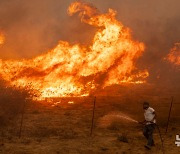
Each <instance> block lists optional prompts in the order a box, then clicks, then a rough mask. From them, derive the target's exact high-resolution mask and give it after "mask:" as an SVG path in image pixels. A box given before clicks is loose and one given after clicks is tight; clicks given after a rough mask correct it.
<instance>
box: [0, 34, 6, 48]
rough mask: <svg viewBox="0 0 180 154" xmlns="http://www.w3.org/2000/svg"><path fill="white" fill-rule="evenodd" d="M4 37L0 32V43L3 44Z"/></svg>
mask: <svg viewBox="0 0 180 154" xmlns="http://www.w3.org/2000/svg"><path fill="white" fill-rule="evenodd" d="M4 41H5V37H4V35H3V34H2V33H1V32H0V45H2V44H4Z"/></svg>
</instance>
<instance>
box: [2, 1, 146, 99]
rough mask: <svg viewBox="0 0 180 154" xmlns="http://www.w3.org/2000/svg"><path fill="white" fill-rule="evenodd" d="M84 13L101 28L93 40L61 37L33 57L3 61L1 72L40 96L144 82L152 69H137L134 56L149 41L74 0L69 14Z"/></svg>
mask: <svg viewBox="0 0 180 154" xmlns="http://www.w3.org/2000/svg"><path fill="white" fill-rule="evenodd" d="M75 13H79V17H80V19H81V21H82V22H84V23H86V24H89V25H91V26H95V27H96V28H98V30H97V32H96V33H95V35H94V38H93V40H92V43H91V44H89V45H87V46H83V45H80V44H74V45H71V44H70V43H68V42H65V41H60V42H59V44H58V45H57V46H56V47H55V48H54V49H52V50H50V51H49V52H47V53H45V54H43V55H40V56H38V57H35V58H33V59H29V60H28V59H23V60H6V61H2V60H1V61H0V75H1V76H2V78H3V79H4V80H6V81H8V82H9V84H10V85H15V86H20V87H25V86H30V87H32V88H33V89H35V90H37V91H39V92H40V93H41V97H62V96H87V95H89V93H90V92H91V91H93V90H95V89H96V88H97V87H98V88H99V87H100V88H103V87H106V86H110V85H112V84H122V83H135V84H138V83H144V82H145V79H146V77H148V75H149V74H148V71H147V70H142V71H138V70H137V68H136V67H135V61H136V59H138V58H139V57H140V56H141V55H142V53H143V51H144V48H145V46H144V44H143V43H141V42H138V41H134V40H133V39H132V37H131V33H130V29H128V28H126V27H124V26H123V25H122V24H121V23H120V22H119V21H118V20H117V19H116V11H114V10H112V9H109V11H108V12H107V13H106V14H101V13H99V12H98V10H97V9H96V8H94V7H92V6H90V5H88V4H86V3H82V2H74V3H72V4H71V5H70V6H69V8H68V14H69V15H74V14H75Z"/></svg>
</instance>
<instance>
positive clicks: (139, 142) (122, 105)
mask: <svg viewBox="0 0 180 154" xmlns="http://www.w3.org/2000/svg"><path fill="white" fill-rule="evenodd" d="M144 100H148V101H149V102H150V104H151V106H152V107H153V108H154V109H155V110H156V112H157V121H158V125H159V127H160V131H161V133H162V137H163V139H164V148H165V153H167V154H177V153H179V151H180V148H179V147H177V146H176V145H175V135H176V134H179V133H180V114H179V111H180V103H179V98H178V95H175V100H174V104H173V108H172V114H171V119H170V123H169V129H168V133H167V134H166V135H165V128H166V122H167V117H168V111H169V107H170V101H171V98H170V95H163V96H161V97H160V96H149V95H145V94H143V96H140V95H137V94H133V93H129V94H126V95H123V96H112V97H110V96H107V97H103V96H97V99H96V109H95V119H94V124H95V126H94V129H93V134H92V136H90V129H91V121H92V109H93V101H94V97H81V98H58V99H54V100H45V101H42V102H34V103H31V102H27V104H26V106H25V114H24V121H23V128H22V136H21V138H18V134H19V127H20V119H21V116H20V115H19V117H17V118H16V121H14V122H13V123H12V124H11V125H9V126H8V127H4V128H1V133H2V134H1V140H0V143H1V145H0V153H2V154H36V153H37V154H41V153H42V154H51V153H52V154H69V153H70V154H71V153H72V154H76V153H77V154H88V153H89V154H92V153H95V154H96V153H107V154H121V153H122V154H126V153H127V154H129V153H130V154H131V153H132V154H138V153H139V154H141V153H142V154H143V153H147V154H150V153H155V154H158V153H162V151H161V150H162V147H161V140H160V138H159V134H158V131H157V129H156V130H155V133H154V139H155V144H156V146H155V147H153V148H152V149H151V151H148V150H146V149H145V148H144V145H145V144H146V140H145V138H144V136H143V135H142V126H140V125H138V124H137V123H133V122H127V121H125V120H123V119H119V120H118V119H113V118H112V121H111V123H110V125H108V126H106V127H102V126H101V124H102V121H101V118H102V117H103V116H105V115H108V114H110V113H113V112H118V113H119V112H122V113H124V114H126V115H128V116H130V117H131V118H133V119H135V120H138V121H139V120H140V121H142V120H143V118H144V117H143V110H142V103H143V101H144ZM69 101H73V102H74V103H73V104H71V103H68V102H69Z"/></svg>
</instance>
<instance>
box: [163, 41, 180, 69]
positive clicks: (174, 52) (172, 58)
mask: <svg viewBox="0 0 180 154" xmlns="http://www.w3.org/2000/svg"><path fill="white" fill-rule="evenodd" d="M166 59H167V60H168V61H169V62H171V63H172V64H174V65H175V66H180V43H175V45H174V47H173V48H172V49H171V50H170V53H169V54H168V55H167V58H166Z"/></svg>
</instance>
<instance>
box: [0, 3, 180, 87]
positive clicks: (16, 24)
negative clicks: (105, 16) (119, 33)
mask: <svg viewBox="0 0 180 154" xmlns="http://www.w3.org/2000/svg"><path fill="white" fill-rule="evenodd" d="M71 2H73V0H31V1H27V0H0V31H3V33H4V34H5V37H6V41H5V44H4V45H3V46H2V47H0V57H1V58H2V59H10V58H13V59H14V58H15V59H17V58H31V57H34V56H37V55H39V54H40V53H43V52H46V51H47V50H49V49H52V48H53V47H55V46H56V44H57V43H58V41H59V40H65V41H69V42H71V43H76V42H80V43H83V44H87V43H90V42H91V40H92V38H93V35H94V32H95V29H94V28H92V27H91V26H89V25H86V24H83V23H81V22H80V21H79V19H78V18H77V17H76V16H74V17H69V16H68V15H67V8H68V6H69V4H70V3H71ZM84 2H91V3H92V4H94V6H95V7H97V8H98V9H99V10H100V11H101V12H107V10H108V8H112V9H115V10H116V11H117V18H118V20H119V21H121V22H122V23H123V24H124V25H125V26H127V27H129V28H130V29H131V30H132V34H133V37H134V39H135V40H139V41H142V42H144V43H145V45H146V50H145V52H144V54H143V56H142V57H141V58H140V59H139V60H138V62H137V66H138V67H140V68H141V69H143V68H147V69H148V70H149V72H150V74H151V76H150V78H149V81H156V82H157V83H158V82H160V81H161V82H162V81H164V82H166V83H169V84H174V85H176V83H177V81H178V80H179V79H180V75H179V72H178V71H177V70H176V69H175V68H174V67H172V66H171V65H170V64H168V63H166V62H164V61H163V60H162V59H163V57H164V56H165V55H166V54H167V53H168V52H169V50H170V48H172V47H173V44H174V43H176V42H180V7H179V6H180V0H148V1H146V0H84ZM157 76H159V77H160V78H159V80H158V79H157V78H156V77H157Z"/></svg>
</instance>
